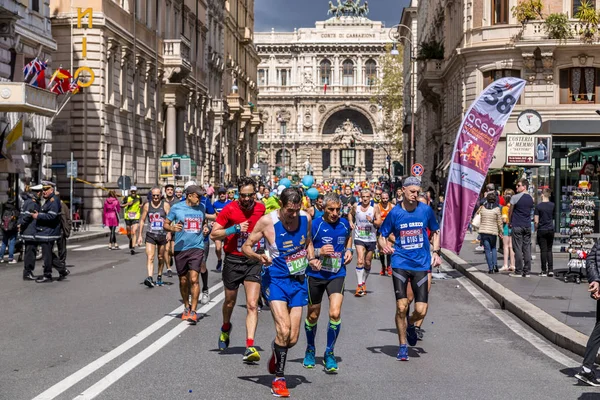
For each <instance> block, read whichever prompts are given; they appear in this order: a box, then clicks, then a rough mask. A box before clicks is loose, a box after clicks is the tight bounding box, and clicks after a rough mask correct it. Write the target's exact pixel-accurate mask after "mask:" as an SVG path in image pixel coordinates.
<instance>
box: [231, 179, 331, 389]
mask: <svg viewBox="0 0 600 400" xmlns="http://www.w3.org/2000/svg"><path fill="white" fill-rule="evenodd" d="M281 207H282V208H281V209H279V210H276V211H273V212H272V213H270V214H267V215H265V216H263V217H262V218H261V219H260V220H259V221H258V223H257V224H256V226H255V227H254V230H253V231H252V233H251V234H250V236H249V237H248V240H247V241H246V243H244V245H243V247H242V251H243V253H244V254H245V255H246V256H247V257H248V258H251V259H253V260H256V261H258V262H260V263H261V264H263V265H265V267H268V268H266V269H265V272H264V273H263V280H262V285H263V290H264V293H265V294H266V296H267V299H268V300H269V302H270V307H271V313H272V314H273V320H274V321H275V331H276V337H275V341H274V342H273V344H272V350H273V353H272V354H271V358H270V359H269V363H268V369H269V373H271V374H275V379H274V380H273V383H272V384H271V393H273V395H275V396H276V397H289V395H290V392H289V390H288V389H287V385H286V382H285V377H284V375H285V373H284V371H285V361H286V358H287V353H288V350H289V349H290V348H292V347H294V345H295V344H296V343H297V342H298V335H299V333H300V322H301V319H302V307H304V306H305V305H307V304H308V287H307V284H306V268H307V267H308V266H309V265H310V266H311V268H315V269H319V268H320V262H319V260H318V259H313V260H310V262H309V260H308V258H307V250H306V249H307V247H308V246H309V245H310V231H311V220H310V216H309V215H307V214H306V213H305V212H303V211H301V210H300V208H301V207H302V194H301V193H300V191H299V190H298V189H295V188H287V189H285V190H284V191H283V192H282V193H281ZM263 238H264V239H266V243H265V244H266V250H267V251H268V254H267V253H266V252H265V254H257V253H256V252H255V251H254V249H253V248H254V246H255V245H256V244H257V243H259V242H260V240H261V239H263Z"/></svg>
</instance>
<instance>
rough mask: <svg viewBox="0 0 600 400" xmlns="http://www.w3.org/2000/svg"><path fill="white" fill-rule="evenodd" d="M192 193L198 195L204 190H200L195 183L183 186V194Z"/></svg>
mask: <svg viewBox="0 0 600 400" xmlns="http://www.w3.org/2000/svg"><path fill="white" fill-rule="evenodd" d="M192 193H196V194H197V195H198V196H202V195H203V194H204V190H202V189H201V188H200V187H199V186H197V185H189V186H188V187H186V188H185V194H186V195H189V194H192Z"/></svg>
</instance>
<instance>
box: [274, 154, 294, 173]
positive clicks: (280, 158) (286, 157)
mask: <svg viewBox="0 0 600 400" xmlns="http://www.w3.org/2000/svg"><path fill="white" fill-rule="evenodd" d="M275 164H277V166H278V167H283V166H285V169H286V171H287V172H289V171H290V168H291V167H292V158H291V157H290V152H289V151H288V150H285V154H284V152H283V149H282V150H279V151H278V152H277V153H276V154H275Z"/></svg>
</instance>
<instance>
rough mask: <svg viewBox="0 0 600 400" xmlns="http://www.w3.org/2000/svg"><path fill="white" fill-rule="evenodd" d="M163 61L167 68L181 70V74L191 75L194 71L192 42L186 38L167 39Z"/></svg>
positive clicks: (164, 43) (164, 42) (164, 44)
mask: <svg viewBox="0 0 600 400" xmlns="http://www.w3.org/2000/svg"><path fill="white" fill-rule="evenodd" d="M163 61H164V65H165V67H166V68H179V70H180V71H179V73H182V74H189V73H190V72H191V70H192V63H191V61H190V42H189V41H188V40H187V39H185V38H181V39H165V40H164V41H163Z"/></svg>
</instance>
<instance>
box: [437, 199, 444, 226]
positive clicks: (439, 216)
mask: <svg viewBox="0 0 600 400" xmlns="http://www.w3.org/2000/svg"><path fill="white" fill-rule="evenodd" d="M436 211H437V212H436V217H437V220H438V222H440V223H441V222H442V213H443V212H444V196H443V195H440V197H439V198H438V203H437V209H436Z"/></svg>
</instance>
